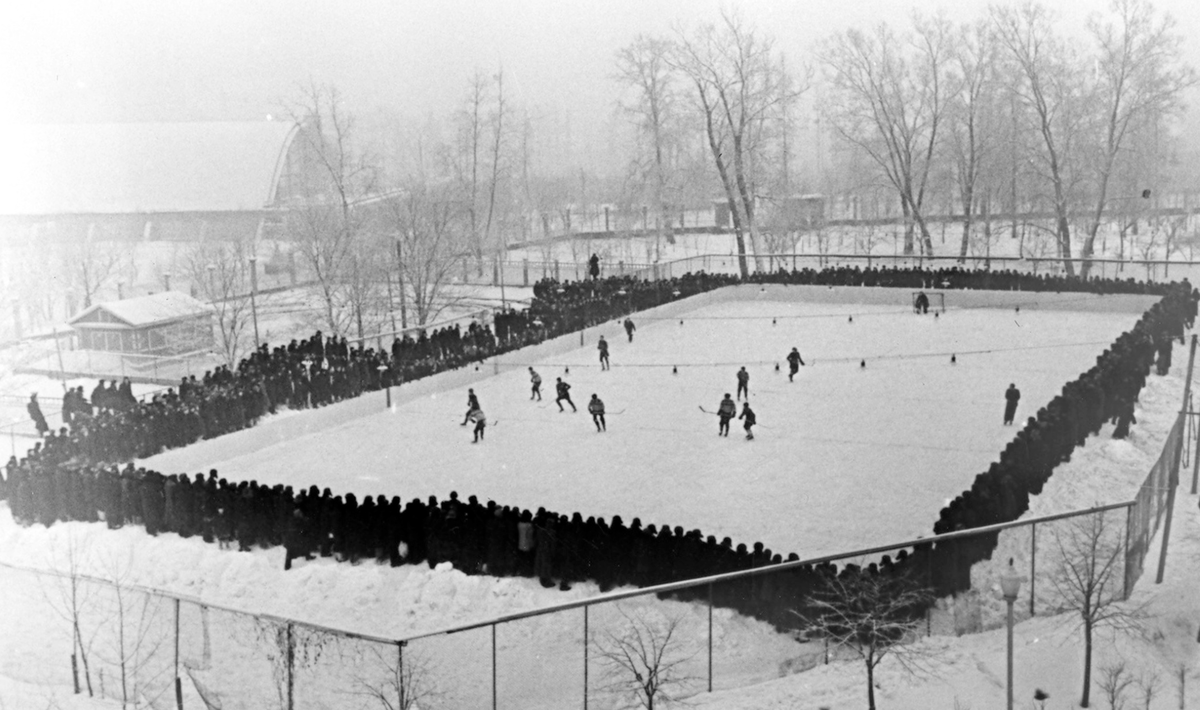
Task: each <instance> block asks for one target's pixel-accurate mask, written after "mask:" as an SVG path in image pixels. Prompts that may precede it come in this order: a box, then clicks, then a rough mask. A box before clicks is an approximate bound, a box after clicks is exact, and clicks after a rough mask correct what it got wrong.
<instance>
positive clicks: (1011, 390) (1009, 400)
mask: <svg viewBox="0 0 1200 710" xmlns="http://www.w3.org/2000/svg"><path fill="white" fill-rule="evenodd" d="M1020 401H1021V390H1019V389H1017V385H1016V384H1009V386H1008V389H1006V390H1004V426H1008V425H1010V424H1012V423H1013V417H1015V416H1016V414H1017V402H1020Z"/></svg>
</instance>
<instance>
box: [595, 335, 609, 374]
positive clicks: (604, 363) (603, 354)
mask: <svg viewBox="0 0 1200 710" xmlns="http://www.w3.org/2000/svg"><path fill="white" fill-rule="evenodd" d="M596 349H597V350H599V351H600V369H601V370H607V369H608V341H607V340H605V339H604V336H603V335H601V336H600V344H599V345H597V346H596Z"/></svg>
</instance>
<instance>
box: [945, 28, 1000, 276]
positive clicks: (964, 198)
mask: <svg viewBox="0 0 1200 710" xmlns="http://www.w3.org/2000/svg"><path fill="white" fill-rule="evenodd" d="M996 54H997V46H996V41H995V32H994V31H993V29H992V26H991V25H990V24H989V23H987V22H985V21H981V22H977V23H975V24H973V25H969V26H966V27H962V28H960V29H959V31H958V33H957V41H956V42H955V43H954V48H953V49H952V51H951V64H952V66H953V67H954V70H955V72H956V73H957V74H958V91H956V92H954V93H953V94H951V95H950V96H949V97H948V100H949V111H948V117H949V119H950V120H949V122H948V129H949V130H948V133H949V137H950V148H951V154H952V155H953V156H954V167H955V178H956V182H957V184H958V196H959V200H960V201H961V204H962V210H963V218H962V222H963V232H962V242H961V244H960V246H959V252H958V255H959V261H965V260H966V256H967V249H968V246H969V242H970V241H971V226H972V222H973V217H974V208H975V202H976V200H977V194H976V193H977V191H978V189H979V188H980V187H981V185H980V183H981V181H983V180H986V178H987V176H988V173H989V172H991V171H990V170H989V168H990V167H991V166H990V163H991V161H992V153H993V150H994V146H995V143H996V133H997V132H998V131H997V127H996V120H997V116H998V114H999V112H998V111H997V109H998V105H997V103H998V99H999V96H998V94H999V86H998V83H999V82H998V74H997V72H996ZM986 191H987V190H986V187H985V192H986ZM988 197H989V195H985V196H984V201H985V203H986V202H987V200H988ZM989 210H990V206H989ZM990 231H991V230H990V228H989V229H988V232H989V235H988V237H989V252H990Z"/></svg>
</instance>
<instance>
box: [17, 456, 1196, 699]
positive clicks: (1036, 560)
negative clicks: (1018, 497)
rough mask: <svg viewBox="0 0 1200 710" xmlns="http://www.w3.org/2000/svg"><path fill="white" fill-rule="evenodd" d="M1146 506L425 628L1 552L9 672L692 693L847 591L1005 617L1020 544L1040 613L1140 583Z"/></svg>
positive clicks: (349, 688)
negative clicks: (651, 678) (199, 593)
mask: <svg viewBox="0 0 1200 710" xmlns="http://www.w3.org/2000/svg"><path fill="white" fill-rule="evenodd" d="M1171 443H1172V441H1171V440H1168V446H1170V445H1171ZM1141 505H1143V503H1142V502H1139V501H1135V502H1127V503H1120V504H1116V505H1109V506H1103V507H1098V508H1091V509H1088V510H1083V511H1074V512H1070V513H1064V514H1061V515H1055V516H1047V517H1042V518H1037V519H1031V520H1025V521H1017V522H1013V523H1008V524H1004V525H996V526H991V527H987V528H979V529H974V530H966V531H960V532H956V533H951V534H947V535H941V536H936V537H932V538H928V539H922V540H908V541H905V542H901V543H896V544H890V545H883V546H879V547H874V548H870V549H865V550H855V551H852V552H847V553H842V554H837V555H831V556H827V557H821V558H816V559H809V560H800V561H794V562H790V563H784V564H777V565H773V566H766V567H760V568H758V569H752V570H743V571H739V572H731V573H726V574H722V575H716V576H713V577H707V578H703V579H699V580H691V581H686V582H678V583H673V584H666V585H660V586H657V587H650V588H645V589H632V590H623V591H619V592H611V593H607V594H601V595H599V596H595V597H591V598H588V599H583V600H578V601H574V602H570V603H566V604H561V605H557V606H554V607H549V608H543V609H538V610H534V611H530V612H525V613H520V614H513V615H509V616H506V617H501V618H497V619H491V620H487V621H484V622H481V623H477V624H472V625H467V626H461V627H456V628H452V629H445V630H441V631H437V632H433V633H428V634H421V635H416V636H410V637H408V638H391V637H382V636H373V635H371V634H363V633H357V632H354V631H348V630H344V629H335V628H330V627H327V626H322V625H319V624H312V623H307V622H304V621H300V620H295V619H285V618H280V617H276V616H272V615H269V614H261V613H254V612H252V611H246V610H239V609H234V608H229V607H225V606H221V605H215V604H207V603H205V602H203V601H201V600H198V599H195V598H191V597H187V596H184V595H178V594H173V593H169V592H165V591H162V590H157V589H148V588H145V587H140V586H137V585H133V584H125V583H123V582H121V581H120V580H121V579H122V577H123V576H126V575H127V572H126V571H123V570H121V569H119V566H114V569H113V572H112V574H111V575H110V577H111V578H109V579H101V578H97V577H91V576H87V575H82V574H74V575H73V574H71V573H69V572H64V571H61V570H60V571H55V572H50V571H46V570H30V569H21V568H14V567H10V566H0V608H3V609H5V614H4V616H3V620H2V621H0V627H2V628H0V636H2V637H3V638H4V639H5V643H3V644H0V672H2V673H4V674H5V675H7V676H9V677H12V678H15V679H17V680H20V681H22V682H26V683H31V684H34V685H46V686H58V687H60V688H61V687H75V688H78V689H79V692H81V693H89V692H90V693H91V694H93V695H95V696H99V697H105V698H110V699H113V700H117V701H125V702H128V703H130V704H136V705H138V706H142V707H152V708H158V709H166V708H179V707H184V708H209V709H214V708H220V709H222V710H235V709H238V708H246V709H250V708H256V709H257V708H273V707H274V708H281V709H282V710H292V709H294V708H369V707H379V708H384V707H392V708H395V707H404V705H400V704H399V703H400V698H401V695H403V696H404V697H405V699H406V701H407V702H415V703H416V704H417V706H418V707H420V708H422V709H423V710H428V709H430V708H450V707H499V706H508V707H524V708H530V709H531V710H535V709H537V708H547V709H549V708H561V707H567V706H572V705H576V704H578V703H581V702H582V703H583V704H584V705H585V707H586V706H587V704H588V703H594V704H596V706H598V707H599V706H606V705H603V704H604V703H609V704H610V703H611V702H612V701H613V700H614V699H615V697H616V696H618V695H629V694H631V693H634V694H636V693H637V692H639V691H638V690H637V684H636V682H633V679H634V678H635V676H634V674H636V673H641V674H643V676H644V675H645V674H647V673H649V672H651V671H653V670H655V668H657V671H658V672H660V673H661V675H662V676H663V677H667V678H669V679H670V682H668V683H666V684H665V685H664V687H663V692H669V693H670V694H672V695H674V696H676V697H685V696H688V695H693V694H696V693H700V692H705V691H708V690H714V689H716V690H720V689H728V688H737V687H743V686H746V685H750V684H755V683H759V682H763V681H766V680H770V679H772V678H776V677H779V676H781V675H787V674H790V673H795V672H800V671H803V670H807V669H809V668H811V667H813V666H815V665H818V664H822V663H828V662H829V661H830V660H831V659H837V658H842V657H847V656H848V655H851V654H852V653H853V651H852V649H850V648H848V647H841V646H839V645H838V644H837V643H836V641H835V642H831V641H830V638H829V637H828V636H827V635H825V634H822V633H821V632H820V629H819V625H817V624H816V623H815V621H814V620H816V619H818V618H819V617H820V613H821V608H822V607H821V604H822V603H837V602H838V599H839V598H840V597H839V595H841V597H844V596H846V595H850V594H868V595H869V594H883V595H886V594H895V593H900V591H903V592H904V593H912V594H917V596H914V597H913V599H914V600H916V599H923V600H925V602H928V601H930V600H932V599H936V601H934V602H933V603H932V604H931V605H930V604H928V603H922V604H921V605H920V606H919V609H918V607H913V609H915V611H913V612H912V613H907V614H905V615H903V616H905V619H904V620H903V623H904V627H903V628H904V633H905V634H906V635H907V636H909V637H919V636H922V635H929V634H962V633H968V632H974V631H979V630H982V629H986V628H993V627H996V626H999V625H1000V624H1002V622H1003V618H1004V617H1003V613H1004V603H1003V601H1002V600H1001V599H1000V598H999V594H998V591H997V590H998V579H999V576H1000V574H1001V573H1002V571H1003V570H1004V569H1006V568H1007V565H1008V560H1009V558H1011V559H1012V560H1013V562H1014V565H1015V568H1016V569H1017V570H1018V571H1019V572H1020V573H1021V574H1022V575H1024V577H1025V578H1026V580H1027V584H1025V585H1024V586H1023V588H1022V599H1021V600H1020V604H1019V607H1018V608H1019V609H1020V610H1021V615H1022V616H1028V615H1031V614H1043V613H1054V612H1058V611H1062V610H1066V609H1071V608H1073V606H1074V605H1076V604H1077V603H1078V601H1079V595H1080V594H1081V593H1082V592H1081V590H1079V589H1078V588H1077V587H1075V586H1073V585H1072V580H1074V579H1078V578H1079V575H1080V573H1081V572H1080V570H1081V569H1082V570H1084V573H1085V574H1084V576H1085V578H1086V576H1087V574H1089V573H1090V574H1094V575H1100V574H1102V572H1101V570H1104V569H1107V570H1108V573H1107V576H1105V577H1104V578H1103V579H1100V580H1099V581H1100V582H1102V584H1103V585H1104V589H1103V592H1102V593H1103V594H1104V595H1106V598H1107V599H1109V600H1118V599H1124V598H1126V597H1127V595H1128V593H1129V591H1130V589H1131V586H1132V581H1136V577H1134V576H1133V575H1132V573H1131V571H1130V570H1129V569H1128V568H1127V567H1126V560H1127V559H1133V560H1134V561H1135V562H1137V563H1138V564H1140V561H1139V560H1137V559H1136V557H1135V546H1133V545H1130V546H1128V547H1127V544H1126V543H1127V540H1128V539H1130V538H1131V537H1136V535H1138V534H1140V532H1137V531H1133V530H1131V529H1130V528H1129V527H1127V526H1132V525H1134V523H1135V521H1140V520H1142V519H1143V516H1142V511H1141V510H1140V509H1139V506H1141ZM1150 505H1154V504H1153V503H1150ZM1154 516H1155V513H1154V511H1151V513H1150V516H1149V517H1148V518H1145V519H1152V518H1153V517H1154ZM993 548H994V549H993ZM989 550H990V551H991V552H990V556H987V555H986V554H981V553H986V552H987V551H989ZM1097 551H1098V553H1099V554H1097ZM972 560H980V561H978V562H975V563H974V564H971V561H972ZM68 567H69V566H68ZM855 570H860V571H859V572H858V573H854V571H855ZM1088 570H1091V572H1088ZM879 579H889V580H890V579H896V580H900V581H901V582H902V584H903V585H908V586H907V587H895V588H894V589H892V591H888V590H887V589H884V590H882V591H881V590H878V589H875V590H873V589H862V588H860V587H859V585H857V584H856V582H855V580H879ZM898 590H899V591H898ZM918 592H919V594H918ZM892 601H894V599H891V598H890V597H889V598H886V599H885V598H881V599H879V600H876V601H874V602H872V603H873V604H875V605H883V604H885V603H891V602H892ZM892 621H894V622H896V623H899V622H898V621H897V620H896V619H892ZM778 632H783V633H778ZM385 703H390V705H387V704H385Z"/></svg>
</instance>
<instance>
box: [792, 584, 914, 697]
mask: <svg viewBox="0 0 1200 710" xmlns="http://www.w3.org/2000/svg"><path fill="white" fill-rule="evenodd" d="M932 601H933V596H932V594H931V593H930V592H929V590H927V589H925V588H923V587H921V586H920V585H918V584H917V583H916V582H914V581H913V580H912V579H911V578H909V577H907V576H904V575H898V574H889V573H876V572H873V571H871V572H867V571H863V570H860V569H857V568H848V569H846V570H843V571H842V573H841V574H839V575H837V576H830V577H827V578H825V580H824V586H823V588H822V589H820V590H818V591H817V592H816V593H815V594H813V595H812V596H810V597H808V598H807V599H806V604H807V607H808V609H807V610H806V611H805V613H799V612H793V613H796V614H797V615H798V616H800V617H801V618H802V619H804V620H805V622H806V623H807V624H808V625H809V629H808V633H809V634H810V635H817V636H820V637H823V638H825V639H828V640H829V641H830V642H831V643H833V644H837V645H838V646H841V647H843V648H847V649H850V650H851V651H852V652H853V653H854V654H855V656H857V657H858V658H859V659H860V660H862V662H863V665H864V667H865V668H866V671H867V707H868V708H869V710H875V669H876V668H877V667H879V664H880V663H882V662H883V659H884V658H887V657H888V656H894V657H895V658H896V659H897V661H899V662H900V663H901V664H902V665H903V666H904V667H905V668H906V669H908V670H910V671H919V670H921V669H922V666H923V664H922V660H923V659H922V656H921V653H920V652H919V651H917V650H915V649H914V648H913V647H912V646H911V645H906V644H907V642H911V641H912V640H913V638H914V636H916V635H917V634H918V633H919V631H918V629H920V628H921V627H922V626H923V625H924V623H925V619H924V617H923V616H922V612H923V611H924V610H925V609H926V608H927V607H928V606H929V604H930V603H931V602H932Z"/></svg>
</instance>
